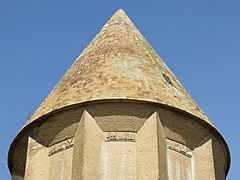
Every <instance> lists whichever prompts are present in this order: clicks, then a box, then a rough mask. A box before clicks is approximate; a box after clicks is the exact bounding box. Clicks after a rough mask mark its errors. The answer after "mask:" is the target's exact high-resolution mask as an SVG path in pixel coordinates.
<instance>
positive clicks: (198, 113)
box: [8, 10, 230, 180]
mask: <svg viewBox="0 0 240 180" xmlns="http://www.w3.org/2000/svg"><path fill="white" fill-rule="evenodd" d="M8 165H9V169H10V172H11V175H12V179H13V180H22V179H24V180H48V179H49V180H157V179H161V180H216V179H217V180H224V179H226V175H227V173H228V169H229V166H230V155H229V150H228V147H227V144H226V142H225V141H224V139H223V137H222V136H221V134H220V133H219V132H218V131H217V130H216V128H215V127H214V125H213V124H212V123H211V121H210V120H209V119H208V118H207V116H206V115H205V114H204V113H203V111H202V110H201V109H200V108H199V106H198V105H197V104H196V102H195V101H194V100H193V99H192V98H191V96H190V95H189V94H188V93H187V91H186V90H185V89H184V87H183V86H182V85H181V84H180V83H179V81H178V80H177V78H176V77H175V76H174V74H173V73H172V72H171V71H170V70H169V69H168V67H167V66H166V65H165V64H164V62H163V60H162V59H161V58H160V57H159V56H158V55H157V53H156V52H155V51H154V50H153V48H152V47H151V46H150V45H149V44H148V42H147V41H146V40H145V39H144V37H143V36H142V35H141V33H140V32H139V31H138V30H137V28H136V27H135V26H134V25H133V23H132V22H131V21H130V19H129V18H128V17H127V15H126V14H125V13H124V11H123V10H118V11H117V12H116V13H115V14H114V15H113V16H112V18H111V19H110V20H109V21H108V22H107V23H106V24H105V25H104V27H103V28H102V30H101V31H100V33H99V34H97V35H96V37H95V38H94V39H93V40H92V42H91V43H90V44H89V45H88V47H87V48H86V49H85V50H84V51H83V52H82V54H81V55H80V56H79V57H78V58H77V60H76V61H75V62H74V64H73V65H72V66H71V67H70V69H69V70H68V71H67V72H66V74H65V75H64V76H63V78H62V79H61V80H60V81H59V83H58V84H57V85H56V86H55V88H54V89H53V90H52V92H51V93H50V94H49V95H48V96H47V98H46V99H45V100H44V101H43V103H42V104H41V105H40V107H39V108H38V109H37V110H36V112H35V113H34V114H33V116H32V117H31V119H30V120H29V121H28V122H27V123H26V125H25V126H24V127H23V128H22V129H21V131H20V132H19V133H18V135H17V136H16V138H15V139H14V141H13V142H12V144H11V146H10V150H9V157H8Z"/></svg>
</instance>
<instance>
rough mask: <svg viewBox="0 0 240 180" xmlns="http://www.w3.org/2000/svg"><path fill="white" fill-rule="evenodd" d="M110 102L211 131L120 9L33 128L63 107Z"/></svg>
mask: <svg viewBox="0 0 240 180" xmlns="http://www.w3.org/2000/svg"><path fill="white" fill-rule="evenodd" d="M109 99H129V100H142V101H149V102H155V103H160V104H163V105H167V106H171V107H174V108H177V109H180V110H183V111H185V112H188V113H191V114H192V115H195V116H197V117H199V118H201V119H202V120H204V121H206V122H207V123H209V124H211V125H212V123H211V122H210V121H209V120H208V118H207V117H206V115H205V114H204V113H203V111H202V110H201V109H200V108H199V107H198V105H197V104H196V102H195V101H194V100H193V99H192V98H191V96H190V95H189V94H188V93H187V91H186V90H185V89H184V87H183V86H182V85H181V84H180V83H179V81H178V80H177V78H176V77H175V76H174V75H173V73H172V72H171V71H170V70H169V69H168V67H167V66H166V65H165V63H164V62H163V60H162V59H161V58H160V57H159V55H158V54H157V53H156V52H155V51H154V50H153V48H152V47H151V46H150V44H149V43H148V42H147V41H146V39H145V38H144V37H143V35H142V34H141V33H140V32H139V31H138V29H137V28H136V27H135V26H134V24H133V23H132V22H131V20H130V19H129V18H128V16H127V15H126V14H125V12H124V11H123V10H121V9H120V10H118V11H117V12H116V13H115V14H114V15H113V16H112V17H111V18H110V19H109V20H108V22H107V23H106V24H105V25H104V26H103V28H102V30H101V31H100V32H99V33H98V34H97V35H96V37H95V38H94V39H93V40H92V42H91V43H90V44H89V45H88V47H87V48H86V49H85V50H84V51H83V52H82V53H81V55H80V56H79V57H78V58H77V59H76V61H75V62H74V64H73V65H72V66H71V67H70V69H69V70H68V71H67V73H66V74H65V75H64V76H63V78H62V79H61V80H60V82H59V83H58V84H57V85H56V87H55V88H54V89H53V90H52V92H51V93H50V94H49V95H48V97H47V98H46V99H45V100H44V102H43V103H42V104H41V105H40V107H39V108H38V109H37V111H36V112H35V113H34V115H33V116H32V118H31V119H30V121H29V122H28V123H30V122H32V121H34V120H36V119H38V118H39V117H41V116H42V115H45V114H48V113H50V112H53V111H55V110H58V109H61V108H63V107H67V106H70V105H75V104H79V103H83V102H88V101H94V100H109Z"/></svg>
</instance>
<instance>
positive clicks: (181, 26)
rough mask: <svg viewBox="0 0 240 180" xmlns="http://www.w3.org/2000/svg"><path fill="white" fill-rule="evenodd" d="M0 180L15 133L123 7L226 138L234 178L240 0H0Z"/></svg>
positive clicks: (239, 161) (239, 138)
mask: <svg viewBox="0 0 240 180" xmlns="http://www.w3.org/2000/svg"><path fill="white" fill-rule="evenodd" d="M0 2H1V3H0V25H1V26H0V67H1V70H0V82H1V88H0V114H1V124H2V126H1V127H0V128H1V129H0V133H1V134H0V138H1V139H0V142H1V148H0V179H3V180H5V179H6V180H7V179H10V175H9V172H8V168H7V151H8V148H9V145H10V143H11V141H12V140H13V138H14V137H15V135H16V134H17V132H18V131H19V130H20V128H21V127H22V126H23V124H24V123H25V122H26V118H25V116H26V115H27V114H29V113H33V112H34V111H35V110H36V108H37V107H38V106H39V105H40V103H41V102H42V101H43V100H44V99H45V97H46V96H47V95H48V94H49V92H50V91H51V89H52V88H53V87H54V86H55V84H56V83H57V82H58V81H59V79H60V78H61V76H62V75H63V74H64V73H65V72H66V71H67V69H68V68H69V67H70V65H71V64H72V63H73V62H74V60H75V59H76V57H77V56H78V55H79V54H80V53H81V51H82V50H83V49H84V48H85V47H86V46H87V45H88V43H89V42H90V41H91V40H92V39H93V37H94V36H95V35H96V34H97V33H98V31H99V30H100V29H101V27H102V26H103V25H104V24H105V22H106V21H107V20H108V19H109V18H110V17H111V16H112V15H113V13H114V12H115V11H116V10H117V9H118V8H123V9H124V10H125V12H126V13H127V14H128V16H129V17H130V18H131V19H132V21H133V22H134V23H135V25H136V26H137V27H138V29H139V30H140V31H141V32H142V34H143V35H144V36H145V38H146V39H147V40H148V41H149V43H150V44H151V45H152V46H153V48H154V49H155V50H156V51H157V52H158V53H159V54H160V56H161V57H162V58H163V59H164V60H165V63H166V64H167V65H168V66H169V68H170V69H171V70H172V71H173V72H174V73H175V75H176V76H177V77H178V79H179V80H180V81H181V82H182V84H183V85H184V86H185V88H186V89H187V90H188V92H189V93H190V94H191V95H192V96H193V98H194V99H195V100H196V101H197V103H198V104H199V105H200V107H201V108H202V109H203V110H204V111H205V113H206V114H207V115H208V117H209V118H210V119H211V120H212V121H213V123H214V124H215V125H216V127H217V128H218V130H219V131H220V132H221V134H222V135H223V137H224V138H225V140H226V141H227V143H228V145H229V148H230V151H231V156H232V163H231V169H230V172H229V175H228V180H239V179H240V170H239V167H240V150H239V147H240V121H239V114H238V113H239V111H240V105H239V104H240V96H239V93H240V90H239V89H240V80H239V78H240V70H239V67H240V61H239V57H240V1H239V0H228V1H226V0H211V1H209V0H201V1H193V0H188V1H186V0H181V1H179V0H168V1H163V0H155V1H151V0H149V1H147V0H146V1H143V0H142V1H139V0H138V1H137V0H130V1H118V2H117V1H110V0H108V1H107V0H101V1H99V0H95V1H92V0H88V1H79V0H71V1H61V0H58V1H56V0H51V1H49V0H48V1H46V0H41V1H40V0H24V1H19V0H18V1H17V0H15V1H14V0H12V1H9V0H0Z"/></svg>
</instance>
